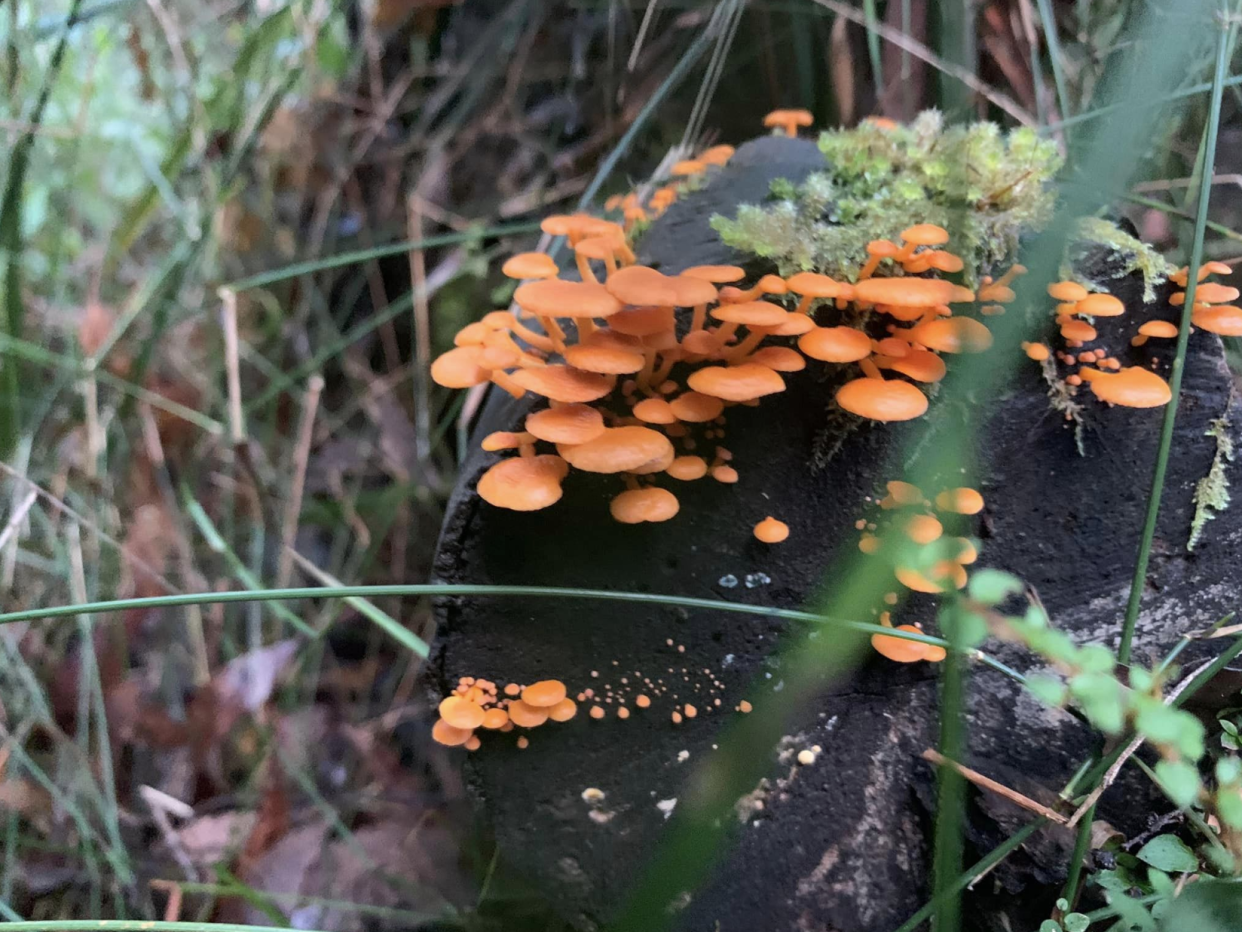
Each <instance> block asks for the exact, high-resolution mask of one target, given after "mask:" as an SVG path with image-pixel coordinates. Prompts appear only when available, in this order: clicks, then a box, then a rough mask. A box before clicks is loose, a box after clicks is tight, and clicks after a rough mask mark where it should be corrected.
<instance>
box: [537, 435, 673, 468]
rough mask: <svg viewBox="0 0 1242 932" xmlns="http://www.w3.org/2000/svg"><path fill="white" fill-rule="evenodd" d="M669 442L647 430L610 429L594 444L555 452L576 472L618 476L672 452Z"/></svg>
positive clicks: (589, 441)
mask: <svg viewBox="0 0 1242 932" xmlns="http://www.w3.org/2000/svg"><path fill="white" fill-rule="evenodd" d="M672 446H673V445H672V444H671V443H670V442H669V439H668V438H667V437H665V436H664V435H663V434H662V433H660V432H659V431H655V430H652V429H651V428H650V427H637V426H633V427H610V428H607V429H606V430H605V431H604V432H603V433H602V434H600V435H599V436H598V437H596V438H594V439H593V440H588V441H587V442H586V443H581V444H577V445H574V446H564V447H560V448H558V449H559V450H560V452H561V455H562V456H564V457H565V459H566V461H567V462H568V463H569V464H570V465H571V466H573V467H574V468H575V469H581V470H582V471H584V472H595V473H618V472H629V471H630V470H632V469H637V468H638V467H640V466H643V465H645V464H647V463H649V462H651V461H652V460H654V459H658V458H660V457H662V456H664V455H666V454H667V452H668V451H669V450H670V449H672Z"/></svg>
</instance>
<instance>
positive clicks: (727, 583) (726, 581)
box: [718, 573, 737, 589]
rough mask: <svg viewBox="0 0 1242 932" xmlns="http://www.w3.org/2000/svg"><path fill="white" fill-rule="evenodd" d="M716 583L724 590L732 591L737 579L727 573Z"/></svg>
mask: <svg viewBox="0 0 1242 932" xmlns="http://www.w3.org/2000/svg"><path fill="white" fill-rule="evenodd" d="M718 582H719V585H721V586H723V587H724V588H726V589H732V588H734V587H735V586H737V577H736V576H734V575H733V574H732V573H729V574H727V575H725V576H721V577H720V579H719V581H718Z"/></svg>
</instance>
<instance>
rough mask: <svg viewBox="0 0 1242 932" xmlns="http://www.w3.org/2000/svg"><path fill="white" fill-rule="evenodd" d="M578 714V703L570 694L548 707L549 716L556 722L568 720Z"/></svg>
mask: <svg viewBox="0 0 1242 932" xmlns="http://www.w3.org/2000/svg"><path fill="white" fill-rule="evenodd" d="M577 714H578V703H576V702H574V701H573V700H572V699H570V698H569V697H568V696H566V697H565V698H564V699H562V700H561V701H560V702H558V703H557V704H556V705H554V706H552V707H551V708H549V709H548V718H550V719H551V720H552V721H554V722H567V721H569V720H570V719H571V718H573V717H574V716H575V715H577Z"/></svg>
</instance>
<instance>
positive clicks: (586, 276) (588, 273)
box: [574, 253, 599, 285]
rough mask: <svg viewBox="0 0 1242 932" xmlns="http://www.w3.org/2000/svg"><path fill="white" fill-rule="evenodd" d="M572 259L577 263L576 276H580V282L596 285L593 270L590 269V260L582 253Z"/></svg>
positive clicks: (596, 281)
mask: <svg viewBox="0 0 1242 932" xmlns="http://www.w3.org/2000/svg"><path fill="white" fill-rule="evenodd" d="M574 259H575V261H577V263H578V274H579V275H581V276H582V280H583V281H584V282H591V283H593V284H596V285H598V284H599V279H598V278H596V277H595V270H594V269H592V268H591V260H590V259H588V258H587V257H586V256H584V255H583V254H582V253H577V254H575V256H574Z"/></svg>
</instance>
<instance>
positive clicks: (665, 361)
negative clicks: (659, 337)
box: [650, 349, 681, 389]
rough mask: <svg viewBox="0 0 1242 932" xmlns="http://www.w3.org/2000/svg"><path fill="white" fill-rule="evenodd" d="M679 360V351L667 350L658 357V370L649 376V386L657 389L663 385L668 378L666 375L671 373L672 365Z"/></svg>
mask: <svg viewBox="0 0 1242 932" xmlns="http://www.w3.org/2000/svg"><path fill="white" fill-rule="evenodd" d="M680 359H681V351H680V350H675V349H674V350H668V351H667V352H665V353H663V354H662V355H661V357H660V368H659V369H657V370H656V371H655V373H654V374H653V375H652V376H651V383H650V384H651V386H652V388H653V389H659V387H660V386H661V385H663V384H664V380H665V379H667V378H668V374H669V373H670V372H672V371H673V365H674V364H675V363H676V362H678V360H680Z"/></svg>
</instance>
